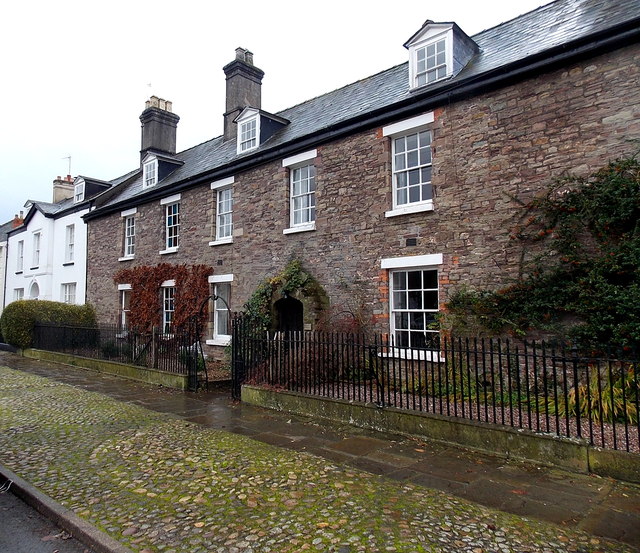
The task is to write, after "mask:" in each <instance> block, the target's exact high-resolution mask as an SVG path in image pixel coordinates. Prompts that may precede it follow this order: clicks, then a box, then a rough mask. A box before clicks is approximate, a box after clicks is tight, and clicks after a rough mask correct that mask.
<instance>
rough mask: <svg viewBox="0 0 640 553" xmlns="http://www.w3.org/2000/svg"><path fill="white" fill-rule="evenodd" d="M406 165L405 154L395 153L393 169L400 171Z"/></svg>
mask: <svg viewBox="0 0 640 553" xmlns="http://www.w3.org/2000/svg"><path fill="white" fill-rule="evenodd" d="M406 167H407V165H406V163H405V154H404V153H402V154H396V156H395V166H394V169H395V170H396V171H402V170H403V169H405V168H406Z"/></svg>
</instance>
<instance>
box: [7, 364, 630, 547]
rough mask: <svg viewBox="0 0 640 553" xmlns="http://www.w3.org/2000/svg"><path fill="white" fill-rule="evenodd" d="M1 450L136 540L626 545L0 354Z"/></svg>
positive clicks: (149, 543) (44, 484) (17, 466)
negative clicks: (175, 412)
mask: <svg viewBox="0 0 640 553" xmlns="http://www.w3.org/2000/svg"><path fill="white" fill-rule="evenodd" d="M0 461H1V462H2V463H3V464H5V465H6V466H8V467H9V468H11V470H13V471H15V472H16V473H18V474H19V475H20V476H22V477H23V478H25V479H27V480H29V481H30V482H31V483H33V484H34V485H36V486H37V487H39V488H40V489H41V490H42V491H44V492H45V493H46V494H48V495H50V496H51V497H53V498H54V499H56V500H57V501H59V502H60V503H62V504H63V505H65V506H66V507H68V508H70V509H72V510H73V511H75V512H76V513H77V514H78V515H79V516H81V517H83V518H85V519H86V520H88V521H89V522H91V523H92V524H94V525H96V526H97V527H99V528H101V529H102V530H104V531H106V532H107V533H109V534H111V535H112V536H113V537H115V538H116V539H118V540H120V541H122V542H123V543H125V544H126V545H127V546H128V547H130V548H131V549H133V550H135V551H145V552H163V553H171V552H175V553H177V552H187V551H188V552H190V553H199V552H205V551H206V552H232V553H233V552H294V551H295V552H297V551H305V550H308V551H322V552H327V551H332V552H338V553H355V552H358V551H366V552H378V551H395V552H408V553H412V552H431V551H433V552H443V551H447V552H448V551H456V552H471V553H481V552H482V553H485V552H494V551H496V552H504V553H507V552H513V553H515V552H518V553H522V552H525V551H526V552H531V553H532V552H544V553H547V552H553V553H556V552H557V553H560V552H563V553H564V552H571V551H573V552H581V553H587V552H590V551H591V552H596V551H598V552H614V551H615V552H619V553H622V552H624V551H631V549H628V548H625V547H624V546H622V545H620V544H610V543H607V542H603V541H601V540H597V539H595V538H592V537H590V536H588V535H586V534H582V533H578V532H572V531H569V530H565V529H559V528H558V527H556V526H551V525H547V524H544V523H541V522H535V521H529V520H526V519H522V518H519V517H515V516H511V515H507V514H504V513H499V512H495V511H492V510H491V509H488V508H485V507H481V506H478V505H475V504H472V503H468V502H465V501H463V500H461V499H456V498H453V497H451V496H448V495H446V494H444V493H441V492H436V491H432V490H428V489H425V488H421V487H419V486H416V485H403V484H402V483H398V482H394V481H390V480H386V479H384V478H381V477H378V476H374V475H371V474H369V473H365V472H359V471H356V470H350V469H345V468H343V467H338V466H335V465H333V464H331V463H329V462H327V461H326V460H324V459H320V458H318V457H314V456H311V455H307V454H303V453H297V452H294V451H290V450H285V449H279V448H276V447H273V446H270V445H266V444H263V443H261V442H256V441H254V440H251V439H250V438H246V437H243V436H238V435H234V434H229V433H225V432H221V431H216V430H212V429H209V428H204V427H201V426H198V425H194V424H190V423H187V422H184V421H182V420H179V419H176V418H173V417H171V416H168V415H163V414H161V413H156V412H152V411H149V410H146V409H144V408H142V407H138V406H135V405H132V404H128V403H122V402H118V401H116V400H112V399H110V398H107V397H106V396H102V395H100V394H96V393H92V392H87V391H84V390H80V389H76V388H73V387H70V386H67V385H64V384H59V383H55V382H52V381H50V380H47V379H44V378H41V377H37V376H33V375H28V374H24V373H20V372H18V371H13V370H11V369H7V368H2V367H0Z"/></svg>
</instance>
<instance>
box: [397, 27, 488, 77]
mask: <svg viewBox="0 0 640 553" xmlns="http://www.w3.org/2000/svg"><path fill="white" fill-rule="evenodd" d="M404 46H405V48H408V49H409V79H410V88H412V89H416V88H420V87H423V86H428V85H430V84H432V83H435V82H438V81H441V80H443V79H449V78H451V77H455V76H456V75H457V74H458V73H459V72H460V71H462V69H464V67H465V66H466V65H467V63H469V61H470V60H471V58H472V57H473V56H474V55H475V53H476V52H477V51H478V45H477V44H476V43H475V42H474V41H473V40H472V39H471V38H469V37H468V36H467V35H466V34H465V33H464V32H463V31H462V30H461V29H460V27H458V26H457V25H456V24H455V23H434V22H433V21H427V22H426V23H425V24H424V25H423V26H422V28H421V29H420V30H419V31H418V32H417V33H416V34H414V35H413V36H412V37H411V38H410V39H409V40H408V41H407V42H406V43H405V45H404Z"/></svg>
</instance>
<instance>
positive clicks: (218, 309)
mask: <svg viewBox="0 0 640 553" xmlns="http://www.w3.org/2000/svg"><path fill="white" fill-rule="evenodd" d="M232 282H233V274H225V275H211V276H209V284H211V285H212V293H213V295H215V296H218V295H220V294H219V292H220V287H222V286H225V287H227V290H228V296H227V298H228V299H227V303H229V304H230V302H229V300H230V298H231V283H232ZM211 311H212V319H213V331H212V338H211V339H209V340H207V341H206V343H207V345H209V346H228V345H229V344H230V343H231V335H230V334H221V333H219V332H218V330H219V326H220V323H219V320H218V314H219V313H222V312H225V313H226V316H227V317H229V319H230V318H231V313H230V312H229V311H228V310H227V306H226V305H225V304H224V302H222V301H220V300H215V301H213V302H212V306H211Z"/></svg>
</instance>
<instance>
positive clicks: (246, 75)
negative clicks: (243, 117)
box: [222, 48, 264, 140]
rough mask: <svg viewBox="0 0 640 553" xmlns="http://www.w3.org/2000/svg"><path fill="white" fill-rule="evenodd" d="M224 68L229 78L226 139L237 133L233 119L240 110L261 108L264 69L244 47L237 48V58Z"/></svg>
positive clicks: (225, 115) (225, 124)
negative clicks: (259, 67) (256, 63)
mask: <svg viewBox="0 0 640 553" xmlns="http://www.w3.org/2000/svg"><path fill="white" fill-rule="evenodd" d="M222 70H223V71H224V74H225V75H226V78H227V102H226V111H225V113H224V140H229V139H231V138H233V139H235V137H236V135H237V130H238V129H237V125H236V124H235V123H234V122H233V120H234V119H235V118H236V117H237V116H238V115H239V114H240V112H241V111H242V110H243V109H244V108H246V107H252V108H256V109H260V108H261V87H262V77H264V71H262V70H261V69H258V68H257V67H256V66H255V65H253V54H252V53H251V52H249V50H245V49H244V48H236V59H234V60H233V61H232V62H231V63H228V64H227V65H225V66H224V67H223V68H222Z"/></svg>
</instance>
